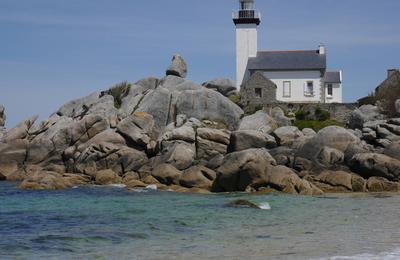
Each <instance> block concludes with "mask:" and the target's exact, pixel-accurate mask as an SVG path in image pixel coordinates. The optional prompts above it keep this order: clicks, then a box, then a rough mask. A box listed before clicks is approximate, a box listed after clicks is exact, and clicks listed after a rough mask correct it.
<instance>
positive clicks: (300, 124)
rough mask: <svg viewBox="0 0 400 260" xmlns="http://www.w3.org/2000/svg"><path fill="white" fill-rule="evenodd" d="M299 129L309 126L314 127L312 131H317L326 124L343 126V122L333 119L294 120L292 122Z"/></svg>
mask: <svg viewBox="0 0 400 260" xmlns="http://www.w3.org/2000/svg"><path fill="white" fill-rule="evenodd" d="M293 125H294V126H296V127H297V128H299V129H300V130H303V129H304V128H311V129H314V131H316V132H318V131H319V130H321V129H323V128H325V127H327V126H341V127H344V126H345V124H344V123H342V122H339V121H336V120H333V119H330V120H325V121H319V120H296V121H295V122H294V124H293Z"/></svg>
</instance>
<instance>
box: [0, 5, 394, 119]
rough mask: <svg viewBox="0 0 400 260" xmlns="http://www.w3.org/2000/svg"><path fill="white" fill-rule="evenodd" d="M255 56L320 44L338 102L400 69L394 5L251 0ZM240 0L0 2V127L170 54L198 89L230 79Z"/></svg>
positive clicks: (140, 74)
mask: <svg viewBox="0 0 400 260" xmlns="http://www.w3.org/2000/svg"><path fill="white" fill-rule="evenodd" d="M256 8H257V9H258V10H259V11H260V12H261V14H262V23H261V25H260V27H259V31H258V37H259V49H260V50H295V49H317V46H318V44H319V43H324V44H325V45H326V47H327V55H328V68H329V69H342V70H343V76H344V85H343V87H344V99H345V101H346V102H352V101H355V100H357V99H358V98H360V97H362V96H365V95H367V94H369V93H370V92H371V91H372V90H373V89H374V88H375V87H376V86H377V85H378V84H379V83H380V82H381V81H383V80H384V79H385V77H386V73H387V72H386V71H387V69H388V68H399V67H400V27H399V24H400V16H399V15H398V11H399V10H400V1H398V0H352V1H348V0H256ZM236 9H238V1H237V0H201V1H199V0H168V1H165V0H144V1H141V0H84V1H82V0H34V1H33V0H0V33H1V37H0V104H3V105H4V106H5V107H6V114H7V127H12V126H14V125H16V124H17V123H18V122H20V121H21V120H24V119H26V118H29V117H31V116H33V115H39V116H40V118H41V119H44V118H46V117H47V116H49V115H50V114H51V113H53V112H55V111H57V110H58V108H59V107H60V106H61V105H62V104H64V103H65V102H67V101H69V100H72V99H75V98H79V97H82V96H86V95H88V94H90V93H92V92H95V91H98V90H104V89H107V88H108V87H110V86H112V85H113V84H115V83H118V82H121V81H124V80H128V81H131V82H136V81H137V80H139V79H141V78H145V77H148V76H157V77H162V76H164V74H165V69H166V68H167V67H168V65H169V64H170V61H171V57H172V55H173V54H175V53H180V54H181V55H182V56H183V57H184V58H185V59H186V61H187V63H188V66H189V68H188V69H189V74H188V78H189V79H190V80H193V81H196V82H198V83H202V82H204V81H207V80H209V79H212V78H215V77H229V78H232V79H235V68H236V64H235V27H234V24H233V22H232V19H231V14H232V11H234V10H236Z"/></svg>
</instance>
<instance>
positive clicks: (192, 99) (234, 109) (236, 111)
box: [175, 88, 243, 130]
mask: <svg viewBox="0 0 400 260" xmlns="http://www.w3.org/2000/svg"><path fill="white" fill-rule="evenodd" d="M175 108H176V114H182V115H186V116H187V117H188V118H190V117H194V118H197V119H199V120H210V121H215V122H220V123H221V124H223V125H225V126H226V127H227V128H228V129H229V130H235V129H237V127H238V126H239V123H240V119H241V117H242V115H243V110H242V109H241V108H240V107H238V106H237V105H236V104H234V103H233V102H231V101H230V100H229V99H228V98H226V97H224V96H223V95H222V94H220V93H218V92H215V91H213V90H210V89H207V88H201V89H198V90H184V91H182V92H181V93H180V94H179V96H177V98H176V103H175Z"/></svg>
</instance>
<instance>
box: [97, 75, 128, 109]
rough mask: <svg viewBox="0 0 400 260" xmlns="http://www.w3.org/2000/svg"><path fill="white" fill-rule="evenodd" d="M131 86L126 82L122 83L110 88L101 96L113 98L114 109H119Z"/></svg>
mask: <svg viewBox="0 0 400 260" xmlns="http://www.w3.org/2000/svg"><path fill="white" fill-rule="evenodd" d="M131 87H132V84H131V83H129V82H128V81H123V82H121V83H118V84H116V85H114V86H113V87H111V88H110V89H109V90H107V91H104V92H102V96H104V95H111V96H113V97H114V106H115V108H121V105H122V99H123V98H124V97H126V96H127V95H128V94H129V89H130V88H131Z"/></svg>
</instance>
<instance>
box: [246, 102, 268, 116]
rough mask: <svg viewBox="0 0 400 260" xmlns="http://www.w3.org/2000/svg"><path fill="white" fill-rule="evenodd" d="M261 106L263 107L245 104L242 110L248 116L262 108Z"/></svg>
mask: <svg viewBox="0 0 400 260" xmlns="http://www.w3.org/2000/svg"><path fill="white" fill-rule="evenodd" d="M263 108H264V106H263V105H256V106H247V107H245V108H244V109H243V110H244V114H245V115H246V116H248V115H252V114H254V113H255V112H257V111H260V110H263Z"/></svg>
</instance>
